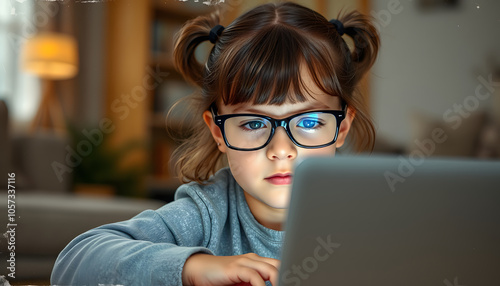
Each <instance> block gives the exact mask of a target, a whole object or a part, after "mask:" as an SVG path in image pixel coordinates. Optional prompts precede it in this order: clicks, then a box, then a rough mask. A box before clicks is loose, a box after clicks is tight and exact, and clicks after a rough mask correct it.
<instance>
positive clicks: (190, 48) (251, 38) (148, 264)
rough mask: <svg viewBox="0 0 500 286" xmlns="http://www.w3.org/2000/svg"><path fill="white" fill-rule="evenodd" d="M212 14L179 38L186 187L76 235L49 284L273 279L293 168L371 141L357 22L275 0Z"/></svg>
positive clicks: (368, 29)
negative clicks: (224, 18) (202, 47)
mask: <svg viewBox="0 0 500 286" xmlns="http://www.w3.org/2000/svg"><path fill="white" fill-rule="evenodd" d="M218 21H219V20H218V18H217V16H214V15H212V16H210V17H198V18H196V19H194V20H192V21H190V22H188V23H187V24H186V25H185V26H184V27H183V29H182V30H181V31H180V33H179V35H178V38H177V40H176V45H175V51H174V58H175V62H176V65H177V67H178V69H179V70H180V72H181V73H182V74H183V75H184V76H185V78H186V79H188V80H190V81H192V82H194V83H195V84H197V85H198V86H200V87H201V94H200V96H199V97H198V98H197V103H198V104H197V106H198V108H199V111H198V112H199V113H197V114H199V117H196V118H199V119H200V120H199V122H198V125H197V126H196V127H195V132H193V133H192V134H193V136H191V138H189V139H188V140H187V141H186V142H185V143H184V144H183V145H182V146H181V147H180V148H179V149H178V151H177V158H178V160H177V166H178V170H179V174H180V177H181V178H182V179H183V180H184V181H185V182H189V183H187V184H185V185H183V186H181V187H180V188H179V189H178V190H177V192H176V197H175V201H174V202H172V203H169V204H167V205H165V206H164V207H162V208H160V209H158V210H156V211H152V210H148V211H145V212H143V213H141V214H139V215H137V216H136V217H134V218H133V219H131V220H129V221H124V222H119V223H115V224H110V225H105V226H101V227H99V228H97V229H94V230H90V231H88V232H86V233H84V234H82V235H80V236H78V237H77V238H76V239H74V240H73V241H72V242H71V243H70V244H69V245H68V246H67V247H66V248H65V249H64V250H63V251H62V252H61V254H60V255H59V257H58V259H57V261H56V264H55V267H54V270H53V273H52V283H53V284H59V285H61V284H63V285H97V284H120V285H233V284H238V283H248V284H251V285H265V283H266V281H269V282H270V283H272V285H276V284H277V280H278V267H279V261H278V260H277V259H278V258H279V256H280V249H281V246H282V242H283V235H284V233H283V231H282V224H283V222H284V219H285V214H286V210H287V205H288V200H289V196H290V191H291V180H292V176H293V167H294V164H296V163H297V162H298V161H299V160H301V159H303V158H305V157H308V156H324V155H333V154H335V150H336V148H338V147H340V146H342V145H344V143H345V142H346V137H347V134H348V132H349V130H351V129H352V130H351V133H354V138H353V140H354V144H355V146H356V148H357V149H358V150H364V149H370V148H371V147H372V145H373V140H374V129H373V125H372V124H371V122H370V120H369V118H368V117H367V114H366V110H365V106H364V105H363V100H362V97H360V95H359V94H358V93H356V85H357V84H358V82H359V81H360V79H361V77H362V75H363V74H364V73H365V72H366V71H367V70H368V69H369V68H370V67H371V66H372V64H373V62H374V60H375V57H376V54H377V51H378V47H379V38H378V36H377V32H376V30H375V28H374V27H373V26H372V25H371V24H370V22H369V21H368V20H367V19H366V18H365V17H363V16H362V15H360V14H359V13H357V12H351V13H348V14H347V15H344V16H342V17H341V18H340V19H338V20H331V21H328V20H326V19H325V18H324V17H323V16H321V15H320V14H318V13H316V12H314V11H312V10H310V9H308V8H305V7H302V6H299V5H297V4H293V3H280V4H266V5H262V6H259V7H257V8H255V9H253V10H251V11H249V12H247V13H246V14H244V15H242V16H240V17H239V18H237V19H236V20H235V21H234V22H233V23H231V24H230V25H229V26H227V27H225V28H224V27H222V26H220V25H218V23H219V22H218ZM344 34H346V35H348V36H350V37H351V38H352V40H353V42H354V48H353V51H350V49H349V48H348V45H347V44H346V42H345V41H344V39H343V38H342V35H344ZM207 40H209V41H210V42H212V43H213V44H214V47H213V49H212V51H211V53H210V55H209V57H208V60H207V62H206V63H199V62H198V61H197V60H196V58H195V49H196V47H197V46H198V45H199V44H200V43H202V42H203V41H207ZM193 108H194V107H193ZM193 110H196V109H193ZM194 112H196V111H194ZM354 116H355V117H356V120H354ZM201 119H203V120H201ZM353 120H354V121H353ZM207 127H208V128H207ZM224 161H227V163H228V165H229V168H222V169H220V170H219V166H221V165H222V164H223V162H224ZM269 282H267V283H269Z"/></svg>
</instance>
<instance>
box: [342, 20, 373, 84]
mask: <svg viewBox="0 0 500 286" xmlns="http://www.w3.org/2000/svg"><path fill="white" fill-rule="evenodd" d="M339 21H340V22H342V23H343V25H344V32H345V34H347V35H348V36H349V37H351V38H352V40H353V42H354V50H353V51H352V52H351V57H350V61H351V67H352V68H353V72H354V75H355V78H354V82H355V83H358V82H359V80H360V79H361V78H362V77H363V75H364V74H365V73H366V72H367V71H368V70H369V69H370V68H371V67H372V66H373V64H374V62H375V59H376V58H377V54H378V49H379V47H380V38H379V35H378V32H377V29H376V28H375V26H374V25H373V24H372V22H371V21H370V18H369V17H368V16H366V15H363V14H361V13H359V12H358V11H352V12H349V13H347V14H344V15H340V16H339Z"/></svg>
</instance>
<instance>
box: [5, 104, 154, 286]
mask: <svg viewBox="0 0 500 286" xmlns="http://www.w3.org/2000/svg"><path fill="white" fill-rule="evenodd" d="M68 144H69V140H68V139H67V138H66V137H65V136H61V135H57V134H52V133H48V132H36V133H29V134H22V135H13V132H11V131H10V130H9V115H8V109H7V105H6V103H5V102H4V101H1V100H0V182H1V183H0V190H1V194H2V195H1V196H0V226H1V228H2V229H5V228H6V227H7V226H8V223H11V225H12V224H15V226H14V227H9V228H7V231H10V233H9V232H5V231H2V233H4V232H5V233H4V235H2V236H0V252H1V253H2V257H10V255H11V254H10V253H11V252H12V251H11V250H14V251H13V252H14V254H15V275H13V276H15V278H14V279H13V278H12V276H10V277H9V276H8V274H9V273H11V271H10V270H9V269H8V268H7V267H9V266H10V265H9V264H10V263H9V262H7V259H3V258H2V259H1V260H0V269H2V271H1V272H0V273H1V274H2V275H4V276H5V278H6V279H7V280H8V281H9V282H11V283H16V284H18V283H24V284H28V282H29V284H32V283H33V282H34V281H38V282H40V281H41V282H42V283H43V284H49V279H50V274H51V271H52V267H53V265H54V262H55V260H56V258H57V255H58V254H59V253H60V252H61V250H62V249H63V248H64V247H65V246H66V245H67V244H68V243H69V242H70V241H71V239H73V238H74V237H76V236H77V235H78V234H80V233H83V232H85V231H86V230H88V229H91V228H94V227H97V226H100V225H103V224H107V223H111V222H117V221H122V220H126V219H129V218H131V217H133V216H135V215H136V214H138V213H140V212H141V211H143V210H146V209H157V208H159V207H161V206H162V205H163V204H164V202H163V201H159V200H151V199H134V198H125V197H118V196H113V197H96V196H83V195H77V194H75V193H74V192H73V191H72V190H71V177H70V175H71V174H70V173H69V172H67V173H65V174H64V176H65V177H63V178H62V180H60V179H59V178H57V177H56V176H55V173H54V170H53V169H52V167H51V163H52V162H54V161H59V162H64V159H65V156H66V150H65V147H66V146H67V145H68ZM8 174H11V176H12V174H15V177H14V179H12V178H11V180H10V183H11V186H8V185H7V183H8V182H9V180H8V178H9V176H8ZM13 187H15V189H14V188H13ZM8 190H10V192H8ZM12 190H15V197H12V196H11V197H8V195H9V194H13V193H14V192H13V191H12ZM9 199H10V201H9ZM12 205H15V213H14V211H13V210H9V208H14V207H12ZM9 213H10V214H13V216H10V217H9V216H8V215H9ZM12 230H13V231H12ZM12 234H14V238H12ZM12 240H14V242H15V244H12ZM9 241H11V244H10V245H9V244H8V242H9ZM12 245H14V246H15V249H13V248H12ZM9 246H10V247H11V248H9ZM3 254H7V256H5V255H3ZM8 263H9V264H8ZM4 273H5V274H4Z"/></svg>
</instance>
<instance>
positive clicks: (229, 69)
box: [218, 24, 342, 105]
mask: <svg viewBox="0 0 500 286" xmlns="http://www.w3.org/2000/svg"><path fill="white" fill-rule="evenodd" d="M311 37H314V35H312V34H307V35H305V34H304V33H303V32H302V33H301V32H299V31H298V30H296V29H294V28H291V27H289V26H286V25H281V24H275V25H270V26H269V27H266V28H264V29H260V30H259V31H258V32H256V33H255V34H254V35H252V36H245V37H242V38H243V39H242V40H241V41H239V42H238V43H237V47H236V48H235V49H233V52H232V53H231V52H228V54H227V55H223V54H221V57H220V60H222V61H221V65H220V68H221V70H220V73H219V80H218V81H219V86H220V87H221V88H220V89H218V90H220V91H222V94H221V96H222V100H223V102H224V104H226V105H234V104H239V103H251V104H270V105H281V104H283V103H285V102H291V103H296V102H304V101H306V100H307V99H308V96H310V97H313V98H314V94H312V93H311V92H310V86H309V88H308V84H309V85H310V84H311V83H306V82H304V81H303V79H302V76H303V74H304V69H307V70H306V71H307V72H309V73H310V75H311V79H312V80H313V82H314V84H315V85H316V86H317V87H318V88H319V89H320V90H321V91H323V92H324V93H325V94H329V95H332V96H341V97H342V90H341V88H340V84H339V80H338V78H337V75H336V72H335V71H336V69H338V68H340V67H341V64H339V63H336V62H335V56H334V52H333V49H332V48H331V47H330V45H329V44H328V43H326V42H325V41H323V40H321V39H320V37H317V38H316V40H314V41H311ZM230 63H231V64H230Z"/></svg>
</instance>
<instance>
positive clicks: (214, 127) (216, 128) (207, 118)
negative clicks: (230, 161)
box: [203, 110, 227, 153]
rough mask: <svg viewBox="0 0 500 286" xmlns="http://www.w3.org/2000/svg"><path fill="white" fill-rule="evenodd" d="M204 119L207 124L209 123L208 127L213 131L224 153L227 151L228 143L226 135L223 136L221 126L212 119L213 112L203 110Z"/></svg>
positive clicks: (213, 135) (216, 141)
mask: <svg viewBox="0 0 500 286" xmlns="http://www.w3.org/2000/svg"><path fill="white" fill-rule="evenodd" d="M203 120H204V121H205V124H207V126H208V129H210V133H212V137H213V138H214V140H215V143H216V144H217V147H218V148H219V150H220V151H221V152H222V153H226V148H227V147H226V144H225V143H224V137H222V132H221V131H220V128H219V126H217V125H216V124H215V122H214V120H213V119H212V112H210V111H208V110H205V112H203Z"/></svg>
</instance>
